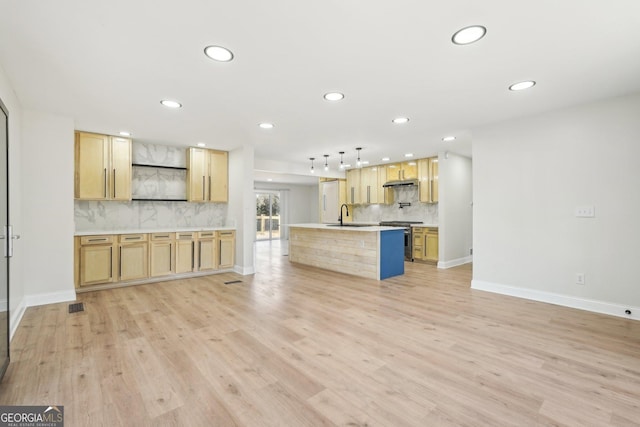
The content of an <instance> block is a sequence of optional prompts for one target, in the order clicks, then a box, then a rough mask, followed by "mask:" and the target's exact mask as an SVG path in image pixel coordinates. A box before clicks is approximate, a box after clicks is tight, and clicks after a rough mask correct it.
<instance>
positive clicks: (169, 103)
mask: <svg viewBox="0 0 640 427" xmlns="http://www.w3.org/2000/svg"><path fill="white" fill-rule="evenodd" d="M160 104H162V105H164V106H165V107H169V108H181V107H182V104H180V103H179V102H178V101H171V100H169V99H163V100H162V101H160Z"/></svg>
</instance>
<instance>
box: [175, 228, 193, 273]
mask: <svg viewBox="0 0 640 427" xmlns="http://www.w3.org/2000/svg"><path fill="white" fill-rule="evenodd" d="M195 259H196V233H192V232H186V233H185V232H178V233H176V273H190V272H193V271H196V268H195V267H196V266H195Z"/></svg>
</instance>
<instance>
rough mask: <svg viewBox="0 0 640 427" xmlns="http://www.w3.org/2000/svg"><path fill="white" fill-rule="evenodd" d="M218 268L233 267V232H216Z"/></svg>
mask: <svg viewBox="0 0 640 427" xmlns="http://www.w3.org/2000/svg"><path fill="white" fill-rule="evenodd" d="M218 252H219V257H218V268H233V264H234V262H235V232H233V231H219V232H218Z"/></svg>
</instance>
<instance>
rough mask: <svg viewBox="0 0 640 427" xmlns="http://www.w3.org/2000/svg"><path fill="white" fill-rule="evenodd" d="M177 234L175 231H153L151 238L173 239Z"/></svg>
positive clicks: (155, 239)
mask: <svg viewBox="0 0 640 427" xmlns="http://www.w3.org/2000/svg"><path fill="white" fill-rule="evenodd" d="M175 236H176V235H175V233H151V240H153V241H156V242H157V241H163V240H173V239H174V238H175Z"/></svg>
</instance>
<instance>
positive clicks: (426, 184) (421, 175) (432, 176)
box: [418, 157, 438, 203]
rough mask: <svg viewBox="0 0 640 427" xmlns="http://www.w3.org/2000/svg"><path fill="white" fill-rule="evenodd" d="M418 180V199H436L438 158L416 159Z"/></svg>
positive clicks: (431, 201) (426, 200)
mask: <svg viewBox="0 0 640 427" xmlns="http://www.w3.org/2000/svg"><path fill="white" fill-rule="evenodd" d="M418 180H419V181H420V201H421V202H426V203H436V202H437V201H438V158H437V157H432V158H428V159H420V160H418Z"/></svg>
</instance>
